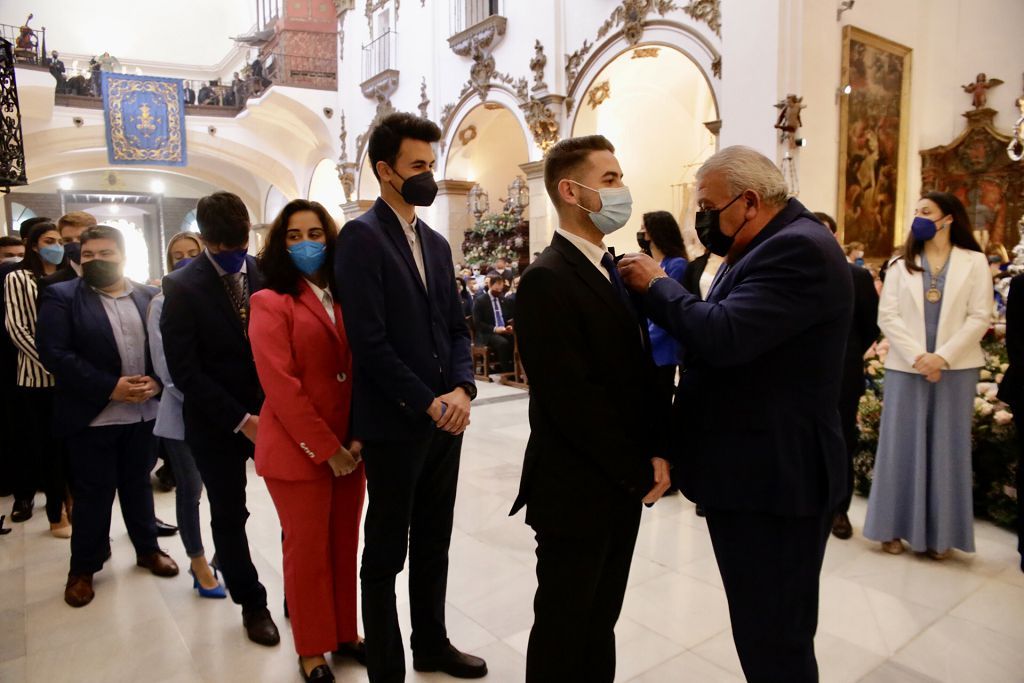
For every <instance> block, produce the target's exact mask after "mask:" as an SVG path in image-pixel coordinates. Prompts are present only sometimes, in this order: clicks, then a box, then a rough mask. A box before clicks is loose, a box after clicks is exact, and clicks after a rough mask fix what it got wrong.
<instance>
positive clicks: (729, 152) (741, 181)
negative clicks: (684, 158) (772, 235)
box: [697, 145, 789, 206]
mask: <svg viewBox="0 0 1024 683" xmlns="http://www.w3.org/2000/svg"><path fill="white" fill-rule="evenodd" d="M709 173H721V174H722V176H723V177H724V178H725V182H726V184H727V185H728V186H729V194H731V195H733V196H735V195H738V194H739V193H741V192H744V191H746V190H753V191H754V192H756V193H757V194H758V196H760V197H761V200H762V201H763V202H764V203H765V204H768V205H769V206H781V205H782V204H785V203H786V199H787V198H788V197H789V190H788V188H787V187H786V180H785V179H784V178H783V177H782V171H780V170H779V167H778V166H776V165H775V164H774V163H772V160H771V159H769V158H768V157H766V156H765V155H763V154H761V153H760V152H758V151H757V150H755V149H751V148H750V147H744V146H743V145H734V146H732V147H726V148H725V149H723V150H721V151H720V152H718V153H717V154H714V155H712V156H711V157H709V158H708V160H707V161H705V162H704V165H703V166H701V167H700V169H699V170H698V171H697V182H698V183H699V182H700V181H701V179H703V178H704V177H705V176H706V175H707V174H709Z"/></svg>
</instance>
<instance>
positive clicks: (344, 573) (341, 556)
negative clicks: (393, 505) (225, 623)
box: [266, 463, 366, 657]
mask: <svg viewBox="0 0 1024 683" xmlns="http://www.w3.org/2000/svg"><path fill="white" fill-rule="evenodd" d="M325 467H326V465H325ZM266 482H267V489H268V490H269V491H270V497H271V498H273V499H274V506H275V507H276V508H277V516H278V517H279V518H280V519H281V528H282V529H283V530H284V594H285V598H286V599H287V600H288V613H289V614H290V615H291V622H292V634H293V636H294V638H295V651H296V652H297V653H298V654H299V655H301V656H303V657H313V656H316V655H322V654H324V653H327V652H331V651H333V650H335V649H336V648H337V646H338V643H347V642H351V641H353V640H355V639H356V638H358V631H357V626H356V595H357V593H356V574H357V569H358V568H357V565H358V558H357V553H358V548H359V523H360V518H361V517H362V513H363V498H364V497H365V495H366V475H365V474H364V473H363V465H362V463H360V464H359V466H358V467H357V468H356V470H355V472H353V473H352V474H349V475H348V476H345V477H330V478H324V479H313V480H306V481H286V480H283V479H266Z"/></svg>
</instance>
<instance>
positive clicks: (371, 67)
mask: <svg viewBox="0 0 1024 683" xmlns="http://www.w3.org/2000/svg"><path fill="white" fill-rule="evenodd" d="M397 68H398V34H397V33H396V32H395V31H393V30H388V31H386V32H384V33H383V34H381V35H380V36H378V37H377V38H375V39H374V40H372V41H370V43H369V44H368V45H363V82H364V83H365V82H366V81H369V80H370V79H372V78H375V77H376V76H379V75H381V74H382V73H384V72H385V71H390V70H392V69H397Z"/></svg>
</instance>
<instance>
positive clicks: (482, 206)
mask: <svg viewBox="0 0 1024 683" xmlns="http://www.w3.org/2000/svg"><path fill="white" fill-rule="evenodd" d="M466 206H467V208H468V209H469V212H470V213H471V214H473V216H474V217H476V219H477V221H479V220H480V219H481V218H483V215H484V214H485V213H487V211H488V210H489V209H490V208H491V198H490V197H488V196H487V193H486V192H484V188H482V187H480V183H476V184H475V185H473V188H472V189H471V190H470V191H469V194H468V195H467V196H466Z"/></svg>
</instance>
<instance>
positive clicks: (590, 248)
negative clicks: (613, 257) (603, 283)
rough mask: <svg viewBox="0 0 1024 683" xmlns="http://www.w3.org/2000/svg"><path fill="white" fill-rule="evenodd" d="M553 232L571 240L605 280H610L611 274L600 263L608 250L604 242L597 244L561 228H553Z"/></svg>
mask: <svg viewBox="0 0 1024 683" xmlns="http://www.w3.org/2000/svg"><path fill="white" fill-rule="evenodd" d="M555 232H556V233H558V234H559V235H561V236H562V237H564V238H565V239H567V240H569V242H571V243H572V245H573V246H574V247H576V248H577V249H579V250H580V251H581V252H582V253H583V255H584V256H586V257H587V260H588V261H590V262H591V263H593V264H594V267H595V268H597V272H599V273H601V275H602V276H603V277H604V279H605V280H607V281H608V282H611V281H612V276H611V274H610V273H609V272H608V271H607V270H605V268H604V266H602V265H601V259H602V258H604V255H605V254H607V253H608V250H607V249H606V248H605V246H604V244H602V245H601V246H598V245H596V244H594V243H593V242H590V241H589V240H586V239H584V238H582V237H580V236H578V235H574V234H572V233H571V232H566V231H565V230H563V229H562V228H555Z"/></svg>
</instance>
